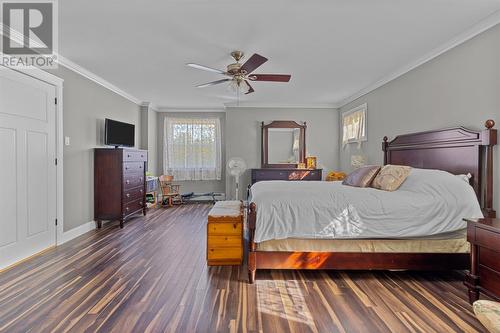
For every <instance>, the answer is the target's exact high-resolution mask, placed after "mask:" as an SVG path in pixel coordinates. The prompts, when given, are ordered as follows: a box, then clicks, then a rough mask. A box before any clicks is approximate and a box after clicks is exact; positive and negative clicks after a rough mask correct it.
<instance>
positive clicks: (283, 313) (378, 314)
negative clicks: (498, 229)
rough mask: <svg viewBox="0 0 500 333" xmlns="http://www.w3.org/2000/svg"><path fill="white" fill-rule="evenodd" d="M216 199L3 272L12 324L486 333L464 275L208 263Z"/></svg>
mask: <svg viewBox="0 0 500 333" xmlns="http://www.w3.org/2000/svg"><path fill="white" fill-rule="evenodd" d="M209 209H210V206H208V205H202V204H193V205H186V206H182V207H175V208H172V209H166V210H163V209H159V210H156V211H151V212H150V213H149V215H148V216H147V217H145V218H143V217H139V218H136V219H133V220H131V221H130V222H128V223H126V224H125V228H124V229H122V230H120V229H119V228H118V224H117V223H113V224H111V225H108V226H105V227H104V228H103V229H101V230H96V231H93V232H89V233H87V234H86V235H83V236H81V237H79V238H77V239H75V240H73V241H71V242H69V243H66V244H64V245H63V246H61V247H58V248H56V249H53V250H49V251H48V252H46V253H44V254H43V255H41V256H38V257H35V258H33V259H31V260H29V261H27V262H24V263H22V264H20V265H18V266H16V267H14V268H13V269H11V270H8V271H6V272H4V273H1V274H0V332H28V331H29V332H84V331H86V332H164V331H167V332H216V331H220V332H390V331H392V332H476V331H482V330H483V329H482V326H481V325H480V324H479V322H478V321H477V320H476V319H475V318H474V316H473V313H472V311H471V306H470V305H469V304H468V302H467V290H466V288H465V287H464V285H463V284H462V278H463V276H462V275H461V274H459V273H457V272H450V273H430V272H428V273H410V272H368V271H366V272H334V271H258V272H257V281H256V283H255V284H254V285H249V284H247V283H246V279H247V271H246V267H244V266H242V267H211V268H209V267H207V266H206V262H205V244H206V243H205V242H206V240H205V233H206V222H205V220H206V216H207V213H208V210H209Z"/></svg>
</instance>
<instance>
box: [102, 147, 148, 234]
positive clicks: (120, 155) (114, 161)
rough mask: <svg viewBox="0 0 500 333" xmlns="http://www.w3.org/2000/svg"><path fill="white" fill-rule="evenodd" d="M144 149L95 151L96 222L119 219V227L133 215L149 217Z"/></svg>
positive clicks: (146, 156)
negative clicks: (147, 215) (138, 214)
mask: <svg viewBox="0 0 500 333" xmlns="http://www.w3.org/2000/svg"><path fill="white" fill-rule="evenodd" d="M147 160H148V153H147V151H145V150H137V149H125V148H96V149H95V150H94V219H95V221H96V222H97V227H98V228H101V226H102V221H103V220H111V221H113V220H119V221H120V228H123V223H124V222H125V220H126V219H127V218H129V217H130V216H132V215H133V214H136V213H140V212H142V213H143V214H144V215H146V169H147V166H146V163H147Z"/></svg>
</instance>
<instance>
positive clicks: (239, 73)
mask: <svg viewBox="0 0 500 333" xmlns="http://www.w3.org/2000/svg"><path fill="white" fill-rule="evenodd" d="M231 57H233V59H234V60H235V61H236V62H235V63H233V64H229V65H228V66H227V69H226V70H225V71H223V70H219V69H215V68H211V67H207V66H203V65H198V64H193V63H189V64H186V66H189V67H192V68H196V69H201V70H204V71H209V72H213V73H218V74H222V75H225V76H229V78H225V79H221V80H217V81H212V82H208V83H204V84H200V85H197V86H196V87H197V88H205V87H210V86H214V85H217V84H221V83H224V82H231V85H232V86H233V87H234V88H235V89H236V90H237V91H238V92H239V91H240V90H241V91H245V95H247V94H250V93H253V92H254V91H255V90H254V89H253V87H252V86H251V85H250V81H272V82H288V81H290V78H291V75H287V74H253V71H254V70H256V69H257V68H259V67H260V66H261V65H262V64H263V63H265V62H266V61H267V60H268V59H267V58H265V57H263V56H261V55H259V54H257V53H254V54H253V55H252V56H251V57H250V58H249V59H248V60H247V61H246V62H245V63H244V64H241V63H240V60H241V59H243V57H244V53H243V52H242V51H233V52H231Z"/></svg>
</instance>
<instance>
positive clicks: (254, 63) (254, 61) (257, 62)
mask: <svg viewBox="0 0 500 333" xmlns="http://www.w3.org/2000/svg"><path fill="white" fill-rule="evenodd" d="M266 61H267V58H265V57H263V56H261V55H258V54H257V53H254V55H253V56H251V57H250V59H248V60H247V62H245V63H244V64H243V65H242V66H241V68H240V72H243V71H245V73H247V74H250V73H252V72H253V71H254V70H256V69H257V68H258V67H260V66H261V65H262V64H263V63H265V62H266Z"/></svg>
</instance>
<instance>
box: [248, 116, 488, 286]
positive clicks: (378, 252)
mask: <svg viewBox="0 0 500 333" xmlns="http://www.w3.org/2000/svg"><path fill="white" fill-rule="evenodd" d="M494 124H495V123H494V122H493V121H492V120H488V121H487V122H486V123H485V126H486V129H484V130H482V131H474V130H469V129H466V128H463V127H456V128H448V129H441V130H434V131H427V132H420V133H411V134H405V135H399V136H397V137H396V138H394V139H393V140H392V141H390V142H389V141H388V138H387V137H384V139H383V143H382V150H383V152H384V164H397V165H408V166H411V167H413V168H415V169H413V170H412V173H413V172H414V171H416V170H419V171H417V172H416V173H418V172H422V173H425V172H426V171H429V172H430V170H441V171H444V172H443V175H444V174H446V175H447V176H446V177H455V176H454V175H467V174H469V175H470V185H469V184H465V186H466V187H467V188H468V189H469V190H470V193H468V192H467V191H468V190H467V188H462V187H460V186H459V185H456V184H455V183H453V179H451V178H449V179H448V178H446V177H445V178H446V179H448V180H449V183H450V184H454V185H453V186H459V187H460V188H453V187H451V188H449V189H447V190H446V191H448V192H449V193H447V194H446V193H445V190H443V189H440V188H439V187H434V186H432V181H430V182H429V184H427V187H428V188H426V189H419V191H423V192H424V195H426V196H429V197H430V198H431V200H430V201H432V200H433V199H432V195H435V196H436V197H435V198H434V201H436V202H438V201H439V202H441V201H446V200H447V201H448V202H453V200H456V201H457V203H456V204H457V206H459V207H461V210H457V211H455V212H454V214H455V215H453V214H452V212H451V211H450V212H448V211H446V209H444V208H443V207H445V206H446V205H445V204H443V203H441V204H440V205H441V206H439V207H438V206H435V207H434V206H432V204H431V203H427V204H428V206H427V207H415V209H416V210H417V211H415V212H414V211H412V208H411V207H412V205H411V202H410V201H409V200H406V199H404V196H403V193H404V192H405V191H411V190H412V186H415V184H417V181H418V179H417V178H415V179H417V181H414V184H413V185H412V184H411V181H410V182H409V184H406V185H405V184H403V186H406V188H403V189H402V190H401V191H400V190H397V191H396V192H398V191H400V192H399V193H398V194H396V195H397V196H394V194H395V193H396V192H393V193H392V195H393V196H392V197H390V196H389V198H384V195H386V193H381V192H383V191H378V190H375V189H359V188H356V189H352V190H351V189H349V190H347V191H346V189H345V188H346V186H343V185H340V184H331V183H326V182H293V183H292V182H276V183H274V184H272V186H270V184H268V185H265V184H261V185H259V184H260V183H256V184H255V185H254V186H253V188H252V191H253V192H254V194H255V196H253V200H252V201H251V202H250V204H249V206H248V223H247V228H248V235H249V251H248V271H249V282H250V283H253V282H254V281H255V276H256V271H257V269H341V270H349V269H357V270H359V269H361V270H364V269H379V270H384V269H410V270H442V269H465V268H467V267H468V265H469V253H468V252H469V249H470V246H469V244H468V243H467V242H466V240H465V230H464V228H460V224H461V223H462V218H465V217H468V216H467V215H477V214H481V213H482V214H483V215H484V216H488V217H495V216H496V212H495V210H494V209H493V147H494V145H496V143H497V131H496V129H493V127H494ZM420 169H423V170H420ZM427 169H428V170H427ZM435 173H439V171H436V172H435ZM440 177H441V176H440ZM409 179H410V177H409ZM342 186H343V187H342ZM293 190H298V191H299V192H300V191H302V192H303V193H304V195H303V197H302V198H299V199H300V200H301V203H300V204H299V202H294V201H293V198H292V197H291V196H290V193H292V192H293ZM308 191H309V192H308ZM356 191H358V192H356ZM359 191H364V192H359ZM376 191H378V193H377V192H376ZM426 191H427V192H426ZM462 191H465V192H462ZM315 192H318V193H320V192H321V195H322V197H326V198H327V199H325V200H328V199H329V200H331V202H337V201H342V200H344V203H340V204H339V205H340V206H342V207H343V206H345V207H346V209H345V211H346V212H345V214H346V215H348V217H349V218H348V219H349V220H350V221H352V220H353V219H352V217H353V216H354V217H356V216H357V215H356V214H361V216H362V218H361V219H360V221H363V222H367V220H370V218H372V219H373V220H377V219H379V221H381V222H380V225H381V226H378V225H377V224H376V223H364V224H361V225H355V223H354V225H351V226H349V227H348V228H346V227H345V224H344V225H343V226H344V229H346V230H347V231H346V232H344V233H342V232H339V228H338V225H335V224H334V225H333V226H328V225H319V226H318V225H317V224H318V223H317V221H318V219H317V218H316V216H315V218H309V217H308V216H313V215H314V214H318V212H320V210H318V209H314V207H312V206H314V205H315V204H317V200H321V199H320V197H319V196H316V197H314V193H315ZM308 193H309V194H310V195H308ZM433 193H434V194H433ZM380 195H381V196H382V197H379V196H380ZM412 195H414V194H412ZM328 196H329V197H328ZM439 196H442V198H440V197H439ZM471 196H472V197H471ZM308 197H310V198H311V200H310V201H308V200H307V198H308ZM399 197H400V199H397V205H401V206H402V207H404V208H405V209H401V211H400V212H399V214H394V211H395V210H397V205H394V204H392V206H391V205H390V204H389V202H391V201H394V198H399ZM422 198H423V197H422ZM450 198H451V199H450ZM476 199H477V200H476ZM384 200H385V202H387V205H385V206H384V205H382V206H377V203H378V202H382V201H384ZM271 201H272V203H273V204H274V206H273V205H270V204H268V203H269V202H271ZM350 201H351V202H353V203H355V204H353V205H352V206H354V208H353V211H350V208H347V207H349V206H350V205H349V204H348V203H349V202H350ZM370 201H371V203H370V204H368V202H370ZM419 202H420V201H419ZM469 202H472V203H471V204H470V205H469V204H468V203H469ZM473 202H476V205H477V207H475V206H474V204H473ZM360 203H362V205H365V206H368V208H367V209H365V210H361V209H359V207H360ZM259 205H260V206H259ZM299 205H301V206H300V207H301V208H300V209H294V207H295V208H297V207H299ZM304 205H305V206H304ZM308 205H310V206H311V207H309V206H308ZM324 205H326V203H324ZM405 205H406V206H405ZM436 205H437V204H436ZM282 206H283V207H282ZM259 207H261V210H259ZM270 207H271V208H270ZM276 207H281V208H280V209H277V208H276ZM356 207H357V208H358V211H356ZM377 207H379V208H378V209H379V211H377ZM270 209H276V211H273V212H271V213H269V210H270ZM308 209H311V210H310V211H308ZM386 209H387V211H388V212H387V214H384V212H385V210H386ZM427 210H430V212H431V214H427ZM440 212H441V213H440ZM259 213H261V214H259ZM308 214H309V215H308ZM331 214H333V215H332V216H334V215H335V216H339V212H338V211H335V212H333V213H331ZM370 214H372V215H373V216H370ZM391 214H392V215H391ZM405 214H406V215H405ZM433 214H434V215H433ZM436 214H438V215H439V214H441V215H442V216H441V220H439V221H440V223H439V224H437V225H435V224H433V222H432V219H431V217H433V216H435V215H436ZM340 215H342V214H340ZM390 219H393V220H396V221H398V220H401V222H402V223H401V224H402V225H403V226H405V227H402V228H400V229H398V228H395V227H394V226H397V225H398V224H397V223H389V222H391V221H389V220H390ZM313 220H314V221H315V222H311V221H313ZM330 220H332V219H330ZM354 220H356V219H354ZM386 222H387V223H386ZM392 222H394V221H392ZM351 224H352V223H351ZM443 225H445V226H447V227H446V228H445V227H443ZM391 228H392V229H391ZM298 231H300V232H298ZM303 235H306V236H307V237H301V236H303Z"/></svg>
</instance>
